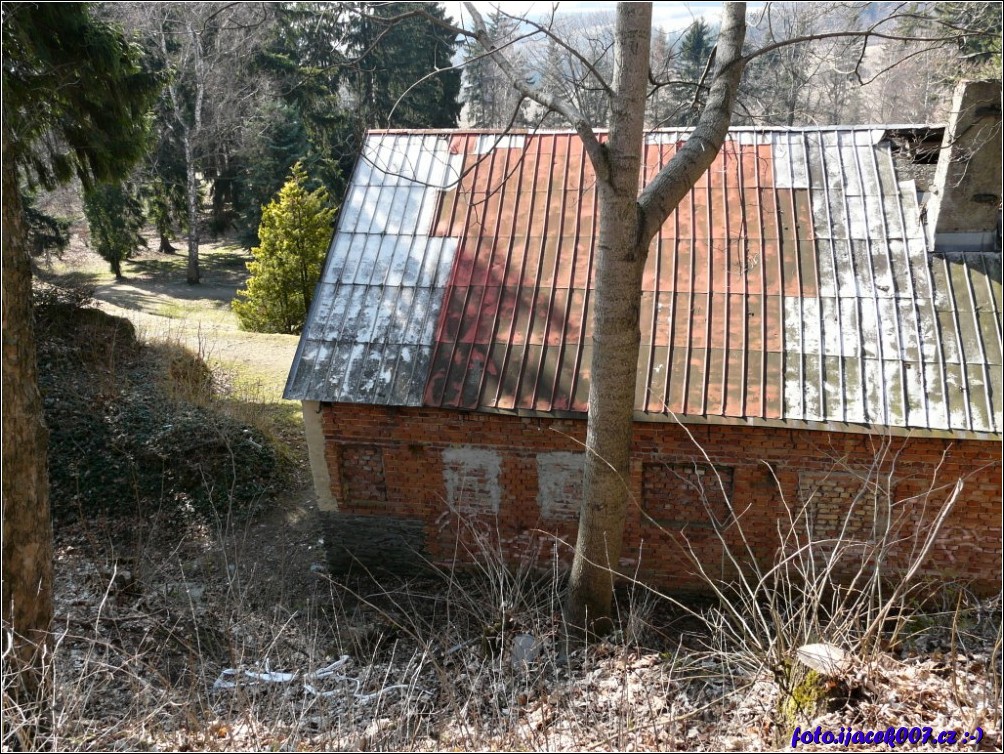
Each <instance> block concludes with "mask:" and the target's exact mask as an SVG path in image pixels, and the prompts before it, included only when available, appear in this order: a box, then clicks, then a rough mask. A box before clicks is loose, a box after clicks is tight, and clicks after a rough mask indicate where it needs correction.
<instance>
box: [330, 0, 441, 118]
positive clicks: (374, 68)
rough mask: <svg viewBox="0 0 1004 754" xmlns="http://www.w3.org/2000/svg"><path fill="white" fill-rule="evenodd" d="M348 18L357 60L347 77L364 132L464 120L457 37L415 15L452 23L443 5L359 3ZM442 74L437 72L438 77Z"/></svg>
mask: <svg viewBox="0 0 1004 754" xmlns="http://www.w3.org/2000/svg"><path fill="white" fill-rule="evenodd" d="M361 6H362V7H361V9H360V10H361V13H354V14H352V15H351V16H350V33H349V36H348V42H349V44H350V47H349V53H350V55H353V56H355V57H356V58H357V59H355V60H354V61H353V62H352V67H351V68H350V69H349V70H348V71H347V74H346V78H347V79H348V81H349V84H350V86H351V88H352V93H353V97H354V99H355V100H356V104H357V107H358V110H359V115H360V123H361V125H362V126H363V127H364V128H371V127H372V128H452V127H454V126H456V125H457V120H458V119H459V117H460V108H461V104H460V102H459V96H460V71H459V70H456V69H452V65H453V63H452V58H453V54H454V53H455V52H456V46H457V42H456V38H455V36H454V35H453V34H451V33H450V32H449V31H448V30H446V29H443V28H442V27H441V26H438V25H437V24H435V23H433V22H431V21H429V20H428V19H425V18H422V17H419V16H414V17H410V18H406V19H403V20H394V17H395V16H400V15H402V14H404V13H407V12H409V11H412V10H414V9H415V8H414V6H422V9H423V10H424V11H425V12H426V13H428V14H429V15H430V16H432V17H434V18H438V19H442V20H444V21H446V20H448V19H447V16H446V11H445V10H444V9H443V6H442V5H440V4H439V3H381V2H370V3H362V4H361ZM437 71H438V73H437Z"/></svg>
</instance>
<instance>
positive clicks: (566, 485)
mask: <svg viewBox="0 0 1004 754" xmlns="http://www.w3.org/2000/svg"><path fill="white" fill-rule="evenodd" d="M584 463H585V456H584V454H582V453H563V452H558V453H538V454H537V505H538V507H539V508H540V515H541V516H542V517H543V518H546V519H551V520H575V519H577V518H578V517H579V506H580V504H581V502H582V473H583V469H584Z"/></svg>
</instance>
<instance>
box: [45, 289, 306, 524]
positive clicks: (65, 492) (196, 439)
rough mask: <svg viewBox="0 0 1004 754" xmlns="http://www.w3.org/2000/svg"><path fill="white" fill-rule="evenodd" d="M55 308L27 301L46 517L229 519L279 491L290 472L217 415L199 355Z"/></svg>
mask: <svg viewBox="0 0 1004 754" xmlns="http://www.w3.org/2000/svg"><path fill="white" fill-rule="evenodd" d="M66 298H67V297H64V296H57V295H53V294H52V293H51V291H50V292H47V293H45V294H44V295H42V296H39V297H37V303H36V322H37V328H38V334H39V383H40V386H41V389H42V394H43V396H44V401H45V414H46V423H47V424H48V427H49V482H50V486H51V499H52V506H53V512H54V513H55V514H56V515H69V514H75V513H78V512H84V513H93V512H99V511H100V512H110V513H132V512H135V511H137V510H142V511H145V512H149V511H150V510H158V511H161V512H164V513H167V514H171V515H175V516H186V517H190V516H195V517H206V516H209V517H212V516H216V515H224V516H229V515H232V514H237V515H238V516H239V515H242V514H249V513H251V512H253V511H254V509H255V508H256V506H257V505H258V504H259V503H260V501H261V500H262V499H263V498H265V497H267V496H270V495H272V494H274V493H276V492H278V491H279V490H280V489H281V488H282V487H283V486H285V483H286V482H287V481H288V478H289V476H290V469H289V464H288V463H287V462H286V461H284V460H283V458H282V456H281V454H280V453H279V451H278V449H277V448H276V447H275V445H274V444H273V442H271V441H270V439H269V438H268V437H266V436H265V435H263V434H262V432H260V431H259V430H257V429H255V428H253V427H250V426H248V425H246V424H244V423H243V422H240V421H238V420H237V419H235V418H234V417H232V416H230V415H229V414H228V413H227V412H226V411H224V410H222V409H221V407H220V404H219V401H217V400H216V399H215V395H214V394H213V389H212V381H211V372H210V371H209V369H208V368H207V367H206V365H205V363H204V362H203V361H202V360H201V359H200V358H199V357H198V355H196V354H193V353H191V352H190V351H187V350H186V349H184V348H182V347H180V346H176V345H160V346H156V347H154V346H146V345H143V344H141V343H139V342H138V341H137V340H136V335H135V331H134V329H133V326H132V324H131V323H130V322H129V321H127V320H124V319H121V318H118V317H113V316H111V315H109V314H106V313H104V312H102V311H100V310H97V309H87V308H79V307H78V306H76V305H75V304H74V303H72V302H68V301H67V300H66Z"/></svg>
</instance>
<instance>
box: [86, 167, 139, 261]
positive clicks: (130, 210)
mask: <svg viewBox="0 0 1004 754" xmlns="http://www.w3.org/2000/svg"><path fill="white" fill-rule="evenodd" d="M84 215H85V216H86V217H87V226H88V228H89V229H90V232H91V245H92V246H93V247H94V250H95V251H96V252H98V254H100V255H101V258H102V259H104V260H105V261H107V262H108V263H109V264H110V265H111V267H112V272H114V273H115V279H116V280H121V279H122V262H124V261H125V260H127V259H129V257H131V256H132V255H133V254H134V253H135V252H136V250H137V249H138V248H139V247H140V246H146V239H144V238H143V236H142V235H140V231H141V230H142V229H143V223H144V220H145V218H144V216H143V205H142V204H141V203H140V201H139V199H138V198H137V197H136V192H135V191H134V190H133V188H132V187H131V186H130V185H129V184H127V183H99V184H98V185H97V186H95V187H94V188H92V189H91V190H90V191H87V192H86V193H85V194H84Z"/></svg>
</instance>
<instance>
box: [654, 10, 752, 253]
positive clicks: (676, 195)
mask: <svg viewBox="0 0 1004 754" xmlns="http://www.w3.org/2000/svg"><path fill="white" fill-rule="evenodd" d="M745 36H746V4H745V3H725V7H724V9H723V11H722V28H721V32H720V34H719V37H718V45H717V50H718V52H717V54H716V65H715V74H714V77H713V79H712V82H711V88H710V91H709V92H708V100H707V104H706V105H705V107H704V110H703V112H702V113H701V117H700V119H699V120H698V121H697V125H696V126H695V127H694V131H693V133H692V134H691V135H690V138H689V139H687V141H686V143H685V144H684V145H683V146H682V147H681V148H680V151H679V152H677V153H676V154H675V155H674V156H673V158H672V159H671V160H670V161H669V163H667V164H666V166H665V167H664V168H663V169H662V170H660V171H659V173H658V174H657V175H656V176H655V178H653V179H652V181H651V182H650V183H649V184H648V186H646V187H645V189H644V190H643V191H642V193H641V196H640V197H639V198H638V206H639V208H640V210H641V213H642V219H641V223H640V227H639V240H640V241H644V242H645V243H647V242H648V240H649V239H651V238H652V237H653V236H654V235H655V234H656V233H657V232H658V231H659V228H660V227H661V226H662V224H663V222H665V220H666V218H667V217H668V216H669V213H670V212H672V211H673V210H674V209H675V208H676V206H677V205H678V204H679V203H680V200H681V199H682V198H683V197H684V196H686V195H687V193H688V192H689V191H690V188H691V186H693V185H694V183H696V181H697V179H698V178H699V177H700V176H701V175H702V174H703V173H704V171H706V170H707V169H708V167H709V166H710V165H711V163H712V162H713V161H714V158H715V155H717V154H718V150H719V149H720V148H721V145H722V144H723V143H724V141H725V137H726V135H727V134H728V130H729V124H730V122H731V120H732V109H733V105H734V103H735V100H736V94H737V92H738V90H739V80H740V78H741V77H742V72H743V68H744V66H745V63H746V60H745V59H744V58H743V55H742V45H743V40H744V38H745Z"/></svg>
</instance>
